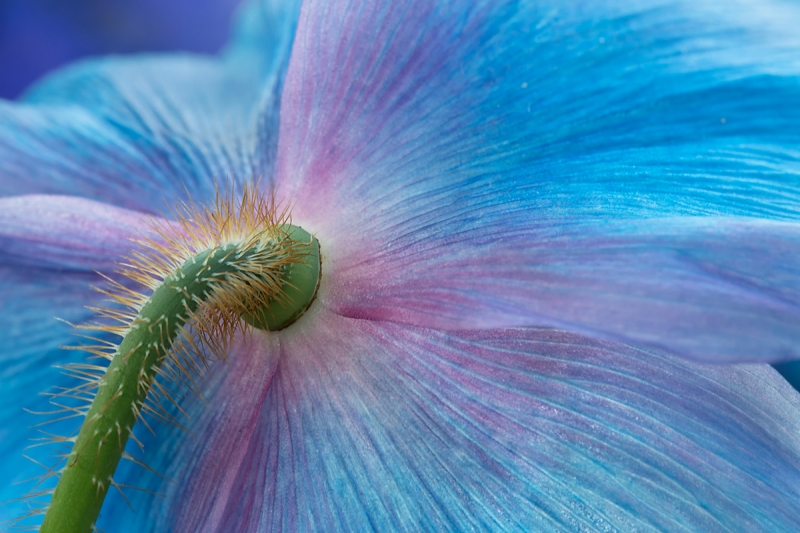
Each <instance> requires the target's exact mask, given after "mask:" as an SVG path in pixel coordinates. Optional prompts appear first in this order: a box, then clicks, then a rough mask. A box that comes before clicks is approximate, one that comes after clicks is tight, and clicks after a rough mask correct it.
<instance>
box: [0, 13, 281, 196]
mask: <svg viewBox="0 0 800 533" xmlns="http://www.w3.org/2000/svg"><path fill="white" fill-rule="evenodd" d="M273 11H277V12H270V11H267V10H263V13H262V12H257V10H256V9H250V10H249V11H248V13H249V15H248V16H247V17H246V18H247V19H257V18H258V17H261V18H262V19H261V20H260V22H259V21H258V20H256V22H254V23H252V24H251V25H256V26H258V27H259V28H260V29H261V30H262V31H264V32H265V33H267V34H268V35H270V36H272V41H271V42H267V41H265V40H262V42H261V43H260V44H262V45H263V46H262V47H261V48H260V50H259V52H260V53H259V54H256V53H255V51H254V50H253V43H252V38H251V37H250V36H249V33H248V32H244V34H245V35H244V37H243V40H244V44H242V45H241V46H234V47H233V48H231V50H230V51H229V53H228V54H227V55H226V56H225V57H224V58H221V59H215V58H210V57H209V58H204V57H202V56H192V55H173V56H138V57H135V58H121V57H120V58H111V59H102V60H95V61H88V62H85V63H81V64H78V65H76V66H73V67H70V68H68V69H65V70H63V71H61V72H59V73H57V74H55V75H53V76H52V77H50V78H48V79H46V80H45V81H43V82H42V83H40V84H39V85H37V86H36V87H35V88H34V89H33V90H32V91H31V92H30V93H29V94H28V95H27V96H26V98H25V99H24V101H23V102H22V103H20V104H11V103H0V195H13V194H27V193H48V194H77V195H82V196H88V197H91V198H95V199H101V200H105V201H108V202H110V203H114V204H117V205H121V206H126V207H130V208H136V209H140V210H144V211H148V212H159V211H161V210H163V209H164V208H165V205H164V204H163V202H162V201H161V198H163V197H167V198H170V201H174V200H175V199H177V198H184V197H185V196H186V193H187V191H188V192H189V194H191V195H192V196H193V197H194V198H208V197H209V196H213V193H214V190H215V186H216V184H217V183H223V184H224V183H226V182H228V181H230V180H233V181H235V182H244V181H249V180H252V179H254V178H259V177H264V176H266V177H269V175H270V174H271V166H272V159H273V156H272V155H271V154H272V153H273V152H274V149H275V144H276V140H275V131H274V130H275V129H276V121H277V114H276V113H277V111H276V109H277V104H276V102H277V94H278V91H279V89H280V86H281V83H282V79H283V72H284V70H285V64H286V59H285V57H286V55H287V54H288V46H287V45H286V42H288V41H289V39H290V38H291V35H292V30H293V24H291V20H290V17H291V15H292V12H291V10H290V9H284V10H283V11H280V10H273ZM267 15H275V18H273V19H271V20H264V19H263V17H265V16H267ZM242 24H243V25H244V26H247V24H244V23H242ZM248 43H249V44H248ZM248 50H249V51H248ZM245 58H246V60H247V62H246V63H245Z"/></svg>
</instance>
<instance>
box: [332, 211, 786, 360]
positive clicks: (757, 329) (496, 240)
mask: <svg viewBox="0 0 800 533" xmlns="http://www.w3.org/2000/svg"><path fill="white" fill-rule="evenodd" d="M322 242H325V241H322ZM331 253H335V252H331ZM342 255H344V257H337V259H338V261H336V260H334V261H331V263H332V265H331V268H330V269H329V270H331V271H332V272H331V283H330V286H331V289H330V291H331V292H330V293H329V294H326V295H325V298H326V301H329V302H330V305H331V306H332V307H333V308H334V309H336V311H337V312H339V313H340V314H343V315H346V316H353V317H357V318H369V319H376V318H378V319H383V320H392V321H397V322H403V323H407V324H416V325H421V324H425V325H427V326H428V327H433V328H439V329H468V328H487V327H499V326H507V325H529V324H531V323H535V324H542V325H548V326H554V327H559V328H566V329H569V330H572V331H578V332H582V333H585V334H590V335H592V336H596V337H603V338H609V339H616V340H622V341H624V342H632V343H636V344H638V345H649V346H651V347H660V348H662V349H667V350H670V351H672V352H674V353H677V354H680V355H683V356H687V357H690V358H693V359H697V360H701V361H709V362H717V363H718V362H736V361H740V362H741V361H760V362H770V361H779V360H790V359H800V261H798V260H797V258H798V257H800V224H799V223H792V222H774V221H767V220H760V219H747V218H720V217H681V218H670V219H649V220H642V221H628V222H625V223H606V224H585V225H556V224H554V225H548V224H545V223H541V222H540V223H538V224H531V225H529V226H528V227H522V226H517V227H515V228H513V229H511V228H502V227H497V226H494V225H491V226H488V227H485V226H478V227H477V228H470V229H468V230H466V231H463V232H455V233H450V232H448V231H447V230H446V229H441V230H440V229H438V228H436V229H434V228H429V229H428V231H427V232H426V233H423V234H420V235H419V237H418V242H408V243H407V245H406V246H398V247H394V246H391V247H390V246H385V247H383V248H380V249H374V250H373V251H371V252H370V253H368V254H364V253H361V252H353V253H351V254H349V255H347V254H342Z"/></svg>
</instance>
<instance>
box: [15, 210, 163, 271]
mask: <svg viewBox="0 0 800 533" xmlns="http://www.w3.org/2000/svg"><path fill="white" fill-rule="evenodd" d="M157 221H158V222H160V223H162V224H166V223H167V222H166V221H164V220H162V219H157V218H155V217H152V216H149V215H145V214H143V213H139V212H136V211H130V210H128V209H122V208H120V207H114V206H112V205H108V204H103V203H100V202H95V201H92V200H86V199H84V198H78V197H76V196H51V195H26V196H13V197H10V198H0V251H2V259H0V262H2V263H4V264H6V265H14V266H17V267H20V266H26V265H28V266H37V267H40V268H51V269H56V270H60V271H64V270H88V271H89V272H91V271H94V270H99V271H103V272H112V271H113V270H115V269H116V266H117V263H118V262H119V261H121V260H122V259H123V258H125V257H126V256H127V255H128V254H129V252H130V251H131V249H132V248H133V247H134V246H135V244H134V243H133V242H131V241H132V240H133V239H139V238H142V237H143V236H144V235H146V234H148V233H150V230H151V228H152V226H151V224H152V223H155V222H157Z"/></svg>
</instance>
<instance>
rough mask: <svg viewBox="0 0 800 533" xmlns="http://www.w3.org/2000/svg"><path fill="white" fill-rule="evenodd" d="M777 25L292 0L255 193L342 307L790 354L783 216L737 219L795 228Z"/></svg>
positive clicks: (663, 5) (788, 13) (791, 44)
mask: <svg viewBox="0 0 800 533" xmlns="http://www.w3.org/2000/svg"><path fill="white" fill-rule="evenodd" d="M798 21H800V13H798V11H797V9H796V8H795V7H793V6H788V5H785V3H777V2H760V3H757V4H756V3H752V2H746V1H740V2H733V3H731V2H691V1H661V0H651V1H644V2H622V3H620V2H612V3H609V2H519V3H509V4H506V3H498V2H478V3H473V2H458V1H454V2H442V3H439V4H436V5H435V6H434V5H432V4H431V3H429V2H417V1H407V2H392V3H391V5H389V6H384V5H377V4H374V3H369V2H355V3H353V2H338V1H331V2H327V1H326V2H315V1H310V2H307V3H306V4H304V8H303V13H302V15H301V21H300V25H299V28H298V35H297V39H296V41H295V49H294V51H293V55H292V60H291V65H290V69H289V74H288V76H287V85H286V90H285V92H284V96H283V107H282V111H283V113H282V119H281V120H282V122H281V138H280V143H279V155H278V157H279V159H278V166H277V167H276V168H277V180H278V184H279V190H280V191H282V192H283V194H285V195H286V196H287V197H289V198H291V199H293V200H295V201H296V206H295V207H294V209H293V212H292V215H293V220H295V221H296V223H298V224H300V225H303V226H305V227H308V228H309V229H311V230H312V231H316V232H318V235H319V238H320V242H322V243H323V246H325V249H326V252H327V255H326V257H327V258H328V259H329V263H328V264H329V267H330V268H329V270H330V271H331V272H333V271H334V270H337V271H338V272H341V273H342V274H341V276H340V274H339V273H335V274H333V281H332V284H334V285H335V287H334V290H335V296H336V298H339V299H340V301H341V304H340V305H339V306H338V309H339V310H340V312H342V313H344V314H347V315H350V316H357V317H361V318H379V319H389V320H398V321H402V322H405V323H410V324H414V325H417V326H431V327H439V328H460V327H498V326H517V325H555V326H558V327H561V328H570V329H572V330H574V331H580V332H583V333H591V334H593V335H600V336H604V337H608V338H614V339H622V340H625V341H635V342H644V343H646V344H649V345H652V346H661V347H665V348H668V349H670V350H673V351H674V352H676V353H680V354H682V355H687V356H689V357H692V358H696V359H704V360H713V361H745V360H747V361H776V360H781V359H788V358H793V357H800V352H799V351H798V350H800V348H798V347H800V342H798V340H800V337H799V336H798V327H800V326H798V325H797V324H798V321H797V309H798V307H797V305H798V298H797V295H798V293H797V287H800V265H798V262H797V261H796V260H795V259H793V258H796V257H800V242H798V237H797V236H798V232H797V229H796V228H795V226H793V225H791V224H785V225H781V224H776V225H770V224H760V223H759V222H757V221H754V220H753V219H755V218H764V219H772V220H783V221H786V222H793V223H797V222H798V220H800V153H798V151H797V149H796V146H798V145H800V130H798V128H797V127H796V125H797V124H798V123H800V108H797V107H796V106H795V108H793V109H785V107H786V106H783V105H779V104H777V103H778V102H793V101H800V77H798V74H799V73H800V64H799V63H798V61H797V57H800V56H798V53H797V52H798V51H800V41H799V40H798V37H797V34H796V32H794V33H792V32H791V31H790V29H791V27H792V24H794V23H795V22H798ZM767 58H769V59H767ZM331 65H336V66H337V68H336V69H334V70H331ZM679 216H691V217H709V218H708V220H705V221H695V220H694V219H692V220H687V221H686V222H685V223H682V222H674V221H672V220H666V221H662V219H664V218H673V217H679ZM617 224H618V225H619V226H618V225H617ZM662 224H664V225H665V226H666V227H665V228H663V229H661V228H659V226H660V225H662ZM684 225H685V227H683V226H684ZM620 228H621V229H620ZM681 231H685V232H686V234H685V235H682V234H681V233H680V232H681ZM620 233H622V234H623V235H622V236H619V235H618V234H620ZM609 240H611V241H612V242H610V243H609V242H608V241H609ZM767 243H777V244H778V245H779V246H780V247H781V248H780V251H781V254H785V255H784V256H783V257H780V256H779V254H777V253H773V252H771V251H769V250H767V248H768V244H767ZM708 249H713V250H715V253H718V255H712V254H711V253H709V252H708ZM751 252H758V253H762V252H764V253H765V254H766V257H764V258H763V262H762V260H761V259H762V256H756V258H755V259H754V258H751V257H748V254H749V253H751ZM538 254H541V255H538ZM680 254H685V255H688V256H689V258H690V259H689V260H688V261H687V260H684V259H682V258H680V257H679V255H680ZM698 256H701V257H702V259H693V258H697V257H698ZM729 259H733V260H734V262H736V263H737V264H741V263H743V262H747V263H748V264H747V266H746V272H744V273H743V274H742V275H737V273H736V269H737V268H739V267H731V266H729V265H727V264H726V262H727V261H728V260H729ZM628 277H629V279H628ZM407 289H411V290H407ZM332 305H336V304H332ZM464 307H466V309H464ZM743 325H744V326H746V327H742V326H743Z"/></svg>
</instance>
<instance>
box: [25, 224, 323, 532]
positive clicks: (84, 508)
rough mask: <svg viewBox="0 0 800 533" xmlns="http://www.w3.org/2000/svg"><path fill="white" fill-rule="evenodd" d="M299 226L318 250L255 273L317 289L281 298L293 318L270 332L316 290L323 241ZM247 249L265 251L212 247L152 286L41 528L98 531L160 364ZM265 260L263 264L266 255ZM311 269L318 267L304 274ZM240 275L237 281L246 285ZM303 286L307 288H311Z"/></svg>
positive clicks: (103, 384) (249, 272)
mask: <svg viewBox="0 0 800 533" xmlns="http://www.w3.org/2000/svg"><path fill="white" fill-rule="evenodd" d="M298 230H299V232H300V233H298ZM292 231H293V232H294V235H291V234H290V236H291V237H294V238H293V240H292V241H291V242H292V243H293V244H298V245H300V246H306V247H307V248H308V247H309V245H313V246H311V247H310V248H311V249H312V250H311V253H308V252H307V253H306V254H305V256H301V260H300V261H299V262H297V263H295V264H289V265H288V266H287V264H286V262H285V261H284V262H280V259H281V258H276V264H277V267H275V268H272V269H271V270H270V268H269V267H270V265H262V267H263V270H262V269H261V268H259V269H256V270H262V271H263V272H264V273H265V274H266V275H271V276H275V275H276V272H278V273H279V275H280V279H281V280H284V281H283V282H282V283H283V285H284V289H287V288H288V289H291V290H294V289H296V288H297V287H298V283H297V280H298V279H300V278H302V279H306V278H308V279H311V278H309V275H311V276H312V277H313V284H312V288H311V293H310V296H308V298H307V299H306V300H305V301H304V302H298V301H297V300H296V298H295V299H292V298H289V299H287V298H285V297H283V298H279V299H278V302H279V305H276V308H280V309H282V310H283V311H281V313H283V314H284V315H286V316H285V317H284V319H287V320H284V321H283V323H273V324H269V325H268V326H269V327H267V328H265V329H270V330H273V329H281V328H282V327H285V326H286V325H288V323H291V321H294V320H295V319H296V318H297V317H298V316H299V314H302V312H303V311H304V310H305V308H307V307H308V305H309V304H310V301H311V299H313V296H314V293H315V292H316V283H317V280H318V278H319V244H318V243H317V242H316V239H312V238H311V236H310V235H308V234H307V233H306V232H305V231H303V230H301V229H299V228H294V227H290V233H291V232H292ZM303 234H304V235H305V236H306V240H305V242H302V241H301V242H299V243H298V242H297V241H296V240H294V239H297V238H298V237H301V236H302V235H303ZM247 254H254V255H258V251H255V252H254V251H253V250H245V251H241V250H238V249H237V247H236V245H233V244H231V245H226V246H221V247H218V248H215V249H212V250H207V251H205V252H202V253H200V254H198V255H196V256H195V257H193V258H191V259H189V260H188V261H186V262H185V263H184V264H183V265H182V266H181V267H180V268H178V269H177V270H176V271H175V272H173V273H172V275H170V276H169V277H167V278H166V279H165V280H164V281H163V282H162V283H161V284H160V285H159V286H158V287H157V288H156V289H155V290H154V291H153V294H152V296H151V297H150V298H149V300H148V301H147V302H146V303H145V305H144V306H143V307H142V308H141V310H140V311H139V313H138V315H137V316H136V318H135V319H134V320H133V322H132V323H131V324H130V326H129V328H128V330H127V333H126V334H125V335H124V338H123V340H122V342H121V343H120V345H119V347H118V348H117V350H116V353H115V354H114V357H113V359H112V361H111V364H110V365H109V367H108V369H107V371H106V373H105V375H104V376H103V377H102V378H101V379H100V381H99V383H98V387H97V393H96V395H95V397H94V400H93V402H92V404H91V406H90V408H89V410H88V412H87V414H86V418H85V420H84V423H83V425H82V426H81V429H80V432H79V434H78V436H77V438H76V440H75V444H74V446H73V449H72V452H71V453H70V455H69V457H68V458H67V463H66V465H65V467H64V469H63V470H62V472H61V477H60V479H59V482H58V485H57V486H56V489H55V492H54V494H53V498H52V500H51V502H50V506H49V508H48V510H47V513H46V514H45V518H44V522H43V523H42V526H41V529H40V532H41V533H89V532H90V531H92V529H93V527H94V523H95V521H96V520H97V517H98V516H99V514H100V508H101V506H102V504H103V500H104V499H105V496H106V494H107V492H108V490H109V488H110V486H111V485H112V476H113V475H114V471H115V470H116V468H117V464H118V463H119V461H120V459H121V458H122V455H123V452H124V450H125V445H126V443H127V441H128V438H129V437H130V435H131V431H132V428H133V426H134V425H135V423H136V421H137V419H138V418H139V416H140V414H141V411H142V409H143V407H144V404H145V399H146V397H147V393H148V391H149V390H150V387H151V386H152V384H153V382H154V381H155V379H156V376H157V372H158V369H159V368H160V367H161V365H162V364H163V363H164V361H165V360H166V358H167V356H168V354H169V351H170V349H171V348H172V347H173V343H174V342H175V340H176V338H177V337H178V335H180V333H181V331H182V328H183V327H184V326H185V325H186V323H187V321H189V320H190V319H191V318H192V317H193V316H194V313H195V312H196V311H197V310H198V308H199V307H200V305H202V304H203V302H206V301H208V299H209V298H211V297H214V296H215V295H216V296H218V295H219V293H220V291H225V283H226V281H227V280H228V279H229V278H230V277H231V276H232V275H236V274H240V273H241V272H240V270H241V268H242V265H243V264H244V265H247ZM258 257H259V260H261V261H263V255H261V256H258ZM234 259H235V260H234ZM273 266H274V265H273ZM306 267H310V269H311V270H312V271H313V272H304V271H303V269H304V268H306ZM253 270H254V269H253V266H252V264H250V265H247V266H246V272H245V278H244V279H245V280H246V279H252V275H253ZM297 272H300V274H297ZM293 273H294V275H292V274H293ZM241 279H242V278H241V277H240V278H239V279H238V283H239V285H241V283H242V281H241ZM287 279H288V280H290V281H286V280H287ZM245 283H247V282H246V281H245ZM305 285H308V282H305ZM300 288H303V289H304V290H305V292H306V293H307V292H308V287H307V286H304V287H300ZM283 292H286V291H285V290H284V291H283ZM282 296H285V295H282ZM304 298H305V297H304ZM288 300H292V301H288ZM287 301H288V303H287ZM284 308H287V309H288V311H286V310H285V309H284ZM266 314H267V315H268V316H270V317H273V318H274V316H275V314H274V313H271V312H270V313H266ZM287 317H288V318H287ZM282 320H283V319H282Z"/></svg>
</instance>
